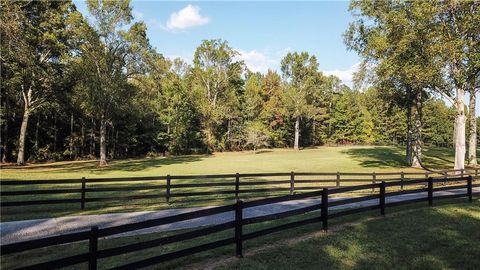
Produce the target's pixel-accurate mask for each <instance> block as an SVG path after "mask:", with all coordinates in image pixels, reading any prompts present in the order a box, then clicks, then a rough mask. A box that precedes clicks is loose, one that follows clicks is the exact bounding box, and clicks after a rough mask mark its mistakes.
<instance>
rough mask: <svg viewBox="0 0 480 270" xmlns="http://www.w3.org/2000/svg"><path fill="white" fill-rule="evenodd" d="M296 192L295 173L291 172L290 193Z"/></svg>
mask: <svg viewBox="0 0 480 270" xmlns="http://www.w3.org/2000/svg"><path fill="white" fill-rule="evenodd" d="M294 192H295V173H294V172H290V195H293V193H294Z"/></svg>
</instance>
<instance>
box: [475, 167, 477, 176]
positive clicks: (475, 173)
mask: <svg viewBox="0 0 480 270" xmlns="http://www.w3.org/2000/svg"><path fill="white" fill-rule="evenodd" d="M477 176H478V168H475V177H477Z"/></svg>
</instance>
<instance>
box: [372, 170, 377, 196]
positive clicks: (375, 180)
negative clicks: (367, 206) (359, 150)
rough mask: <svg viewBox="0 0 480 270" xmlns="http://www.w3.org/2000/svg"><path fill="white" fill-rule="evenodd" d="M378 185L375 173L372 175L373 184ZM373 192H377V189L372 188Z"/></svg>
mask: <svg viewBox="0 0 480 270" xmlns="http://www.w3.org/2000/svg"><path fill="white" fill-rule="evenodd" d="M376 183H377V174H376V173H375V172H373V173H372V184H374V185H375V184H376ZM372 192H375V187H372Z"/></svg>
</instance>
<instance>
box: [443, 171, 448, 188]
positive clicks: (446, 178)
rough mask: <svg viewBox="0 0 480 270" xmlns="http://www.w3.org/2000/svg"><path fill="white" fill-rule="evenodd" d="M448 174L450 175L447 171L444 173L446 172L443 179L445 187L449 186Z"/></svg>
mask: <svg viewBox="0 0 480 270" xmlns="http://www.w3.org/2000/svg"><path fill="white" fill-rule="evenodd" d="M447 174H448V173H447V171H444V172H443V179H444V183H443V184H444V185H446V184H447V181H448V177H447Z"/></svg>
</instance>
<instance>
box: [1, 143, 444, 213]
mask: <svg viewBox="0 0 480 270" xmlns="http://www.w3.org/2000/svg"><path fill="white" fill-rule="evenodd" d="M452 159H453V152H452V150H451V149H441V148H432V149H429V150H428V151H426V152H425V160H426V163H427V164H428V165H430V166H434V167H436V168H444V169H446V168H449V166H450V165H451V164H452V163H451V162H452ZM289 171H297V172H298V171H300V172H336V171H340V172H368V173H371V172H374V171H375V172H392V171H394V172H399V171H405V172H413V171H416V172H419V171H420V170H415V169H412V168H408V167H405V164H404V158H403V149H402V148H399V147H372V146H349V147H318V148H309V149H304V150H301V151H293V150H288V149H272V150H263V151H261V152H258V153H257V154H254V153H252V152H227V153H216V154H214V155H198V156H178V157H169V158H153V159H128V160H115V161H111V162H110V164H109V166H108V167H98V165H97V162H95V161H88V162H86V161H77V162H56V163H47V164H34V165H29V166H25V167H7V168H2V170H1V179H9V180H10V179H16V180H29V179H61V178H77V179H79V178H81V177H83V176H85V177H87V179H88V178H97V177H127V176H154V175H166V174H171V175H188V174H221V173H229V174H231V173H235V172H240V173H252V172H289ZM365 177H366V176H365ZM365 177H363V178H365ZM396 177H397V178H398V177H399V176H396ZM420 177H421V176H420ZM312 178H313V177H304V178H303V179H312ZM320 178H321V179H327V178H328V179H334V177H317V178H316V179H320ZM348 178H353V177H348ZM267 179H269V180H288V179H289V177H270V178H256V179H250V181H261V180H267ZM296 179H297V180H298V179H302V178H301V177H298V176H297V177H296ZM377 180H381V177H378V178H377ZM193 181H195V182H197V183H198V182H206V181H207V180H174V181H173V182H172V183H175V184H181V183H192V182H193ZM208 181H209V182H211V181H222V182H225V181H234V179H216V180H215V179H214V180H208ZM241 181H242V182H244V181H249V180H248V179H244V178H243V179H241ZM158 184H161V185H164V184H165V181H151V182H148V181H146V182H122V183H103V184H100V183H99V184H91V183H90V184H88V186H87V187H108V186H115V187H118V186H126V187H128V186H138V185H158ZM352 184H362V183H353V182H350V183H346V184H345V185H352ZM363 184H364V183H363ZM308 185H312V184H303V186H308ZM318 185H319V184H317V186H316V187H319V188H320V186H318ZM329 185H332V184H329ZM342 185H344V184H343V183H342ZM296 186H298V185H296ZM266 187H268V188H271V187H278V186H274V185H269V186H252V187H251V188H266ZM281 187H284V188H285V187H289V185H288V184H283V185H282V186H281ZM34 188H37V189H39V188H42V189H52V188H65V189H78V188H80V186H79V184H70V185H58V184H57V185H42V186H38V185H36V186H2V191H16V190H26V189H34ZM245 188H248V186H242V189H245ZM215 189H217V190H220V189H223V190H226V189H232V187H208V188H189V189H182V190H181V192H197V191H213V190H215ZM175 192H179V190H172V193H175ZM143 194H148V195H155V196H158V197H155V198H153V199H142V200H132V201H124V200H123V201H113V202H93V203H88V204H87V207H86V210H84V211H81V210H80V209H79V208H80V205H79V204H60V205H37V206H24V207H3V208H2V215H1V221H11V220H23V219H33V218H46V217H59V216H71V215H86V214H102V213H115V212H131V211H148V210H159V209H167V208H179V207H192V206H207V205H219V204H225V203H231V202H232V201H233V199H234V198H233V195H218V196H217V195H214V196H208V197H206V196H200V197H188V198H187V197H183V198H181V197H177V198H172V200H171V204H166V203H165V190H164V189H156V190H145V191H132V192H125V191H124V192H102V193H87V198H92V197H95V196H100V197H121V196H128V195H143ZM283 194H287V192H275V193H255V194H252V195H247V194H242V198H244V199H245V198H246V199H248V198H252V197H261V196H267V195H283ZM343 195H344V194H343ZM79 196H80V195H79V194H77V193H76V194H52V195H36V196H33V195H30V196H27V195H24V196H9V197H7V196H2V201H4V202H6V201H12V200H42V199H66V198H72V199H78V198H79Z"/></svg>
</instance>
